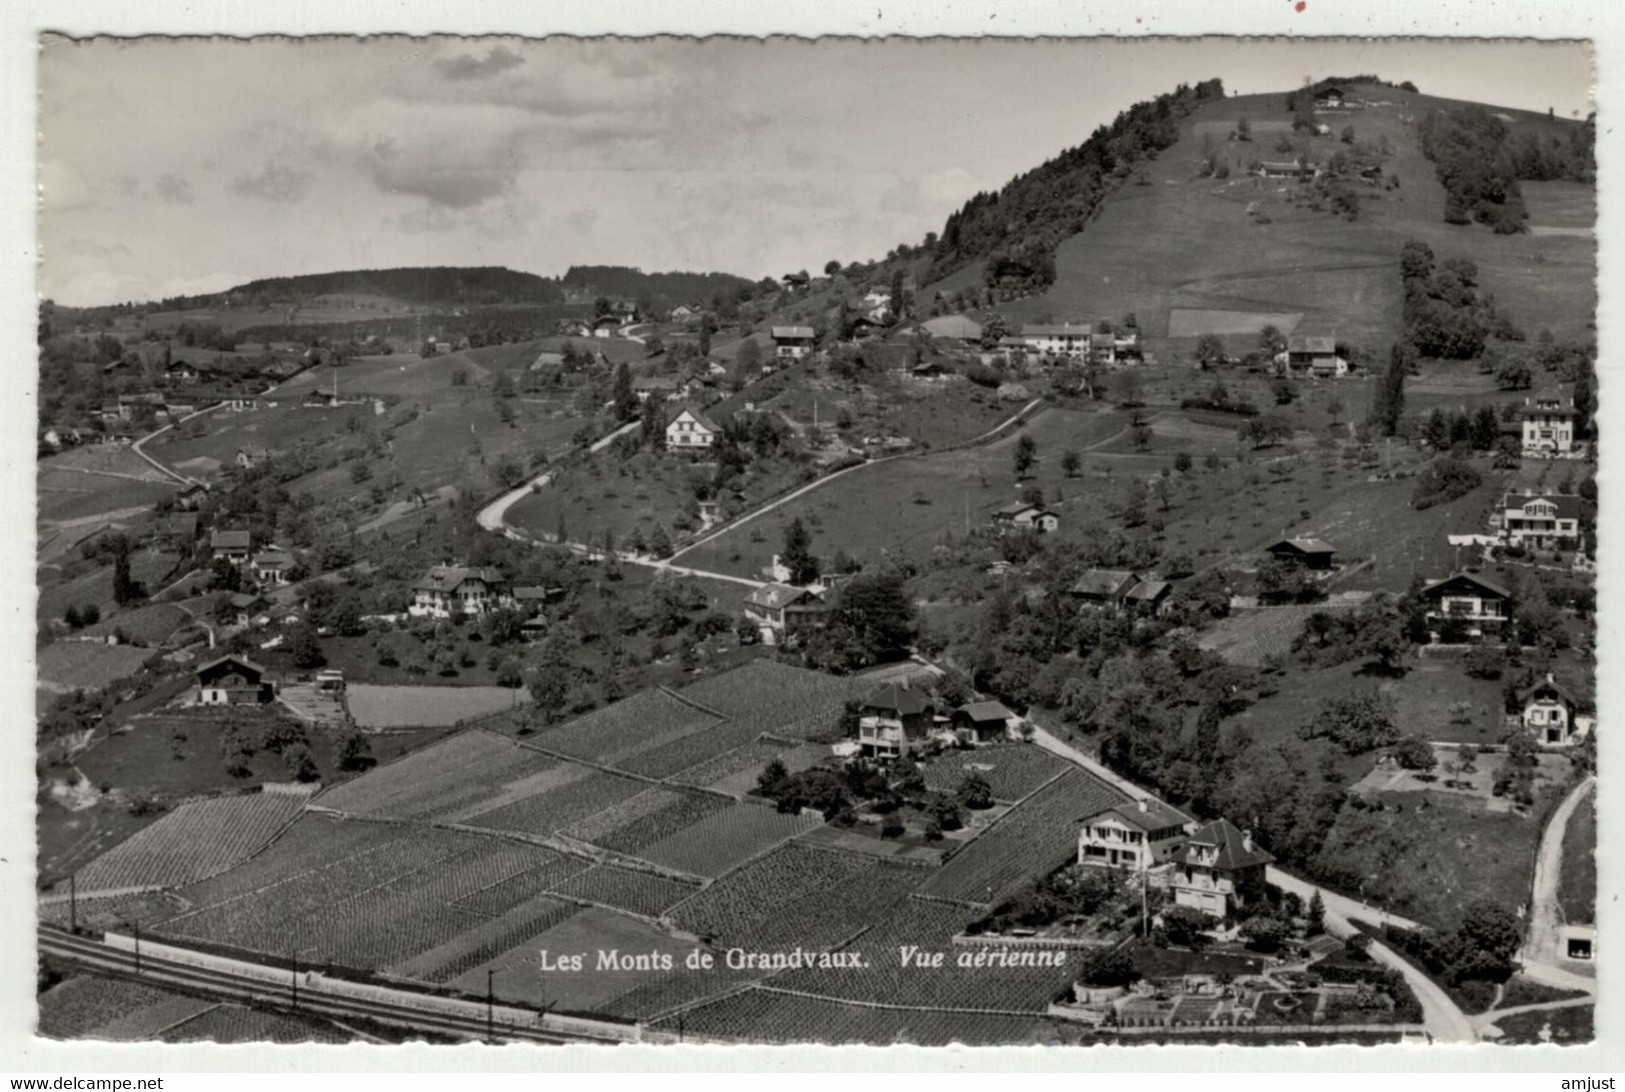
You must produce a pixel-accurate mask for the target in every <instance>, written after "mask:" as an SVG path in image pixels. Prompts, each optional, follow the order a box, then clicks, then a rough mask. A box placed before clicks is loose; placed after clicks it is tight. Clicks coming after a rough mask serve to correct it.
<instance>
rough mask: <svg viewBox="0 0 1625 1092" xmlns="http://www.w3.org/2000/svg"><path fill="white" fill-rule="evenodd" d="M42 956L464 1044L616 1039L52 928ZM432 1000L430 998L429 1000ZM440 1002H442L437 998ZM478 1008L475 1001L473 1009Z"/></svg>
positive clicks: (43, 930)
mask: <svg viewBox="0 0 1625 1092" xmlns="http://www.w3.org/2000/svg"><path fill="white" fill-rule="evenodd" d="M38 937H39V951H40V954H41V955H42V956H47V955H48V956H52V957H54V958H56V959H60V960H63V961H65V962H69V963H72V964H75V965H77V966H81V967H85V968H87V969H90V970H95V971H99V972H102V973H104V974H113V975H118V976H121V977H129V978H138V979H140V980H141V981H143V982H148V983H151V984H152V985H155V986H167V987H172V988H175V989H181V990H186V991H189V992H193V993H201V994H204V995H206V996H209V997H216V998H220V999H221V1000H226V1001H236V1002H242V1003H247V1004H252V1005H255V1006H257V1007H260V1008H271V1009H275V1010H277V1011H279V1012H285V1013H294V1014H299V1015H304V1016H315V1017H325V1018H330V1019H351V1020H354V1019H364V1020H370V1021H372V1022H374V1023H378V1024H386V1025H389V1026H391V1027H399V1028H407V1029H410V1030H413V1031H421V1032H430V1033H434V1034H438V1035H450V1036H453V1037H456V1038H460V1039H468V1040H489V1041H494V1042H501V1043H517V1042H524V1043H548V1044H563V1043H582V1042H600V1043H601V1042H610V1041H618V1040H612V1039H611V1038H610V1037H607V1036H605V1037H599V1036H594V1035H590V1034H585V1033H572V1032H568V1031H560V1030H557V1029H555V1028H543V1027H523V1026H520V1025H516V1024H514V1023H511V1022H504V1021H502V1020H491V1021H489V1022H488V1021H487V1020H486V1019H485V1018H483V1017H482V1016H479V1015H475V1014H472V1013H471V1014H468V1015H460V1014H455V1013H447V1012H439V1011H434V1010H433V1009H431V1008H429V1007H427V1006H423V1007H419V1006H415V1005H413V1004H412V1003H411V995H410V994H408V993H405V992H404V991H394V995H393V996H392V997H391V998H390V999H387V1000H385V999H368V998H360V997H349V996H344V995H341V994H334V993H329V992H324V990H323V989H322V984H323V981H324V980H323V979H322V977H321V976H319V975H307V976H306V977H305V978H303V979H301V981H300V983H299V986H298V988H297V990H295V988H294V984H293V978H292V974H291V972H290V974H289V977H288V979H287V982H286V984H284V985H277V984H275V983H271V982H265V981H261V980H259V979H255V978H250V977H246V976H243V975H234V974H232V973H230V972H229V971H227V970H224V969H219V968H210V967H201V966H194V965H192V964H189V963H181V962H177V961H175V960H170V959H166V958H164V957H163V956H162V955H161V954H159V953H155V952H152V951H151V950H150V949H149V950H148V951H144V952H141V953H140V954H139V955H138V954H137V953H136V952H134V951H128V950H125V949H122V948H117V947H113V946H111V945H108V944H104V943H102V942H101V941H99V940H95V939H92V938H89V937H82V936H76V935H74V934H72V933H68V932H65V931H63V930H60V929H56V928H53V927H50V926H41V927H40V928H39V930H38ZM425 1000H426V1001H427V1000H428V998H425ZM437 1000H438V999H437ZM469 1004H470V1005H471V1006H475V1007H478V1003H477V1002H469Z"/></svg>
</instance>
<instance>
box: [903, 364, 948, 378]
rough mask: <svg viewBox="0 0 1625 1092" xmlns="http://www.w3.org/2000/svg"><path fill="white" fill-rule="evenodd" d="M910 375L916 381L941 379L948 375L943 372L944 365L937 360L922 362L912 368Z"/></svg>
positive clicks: (909, 371)
mask: <svg viewBox="0 0 1625 1092" xmlns="http://www.w3.org/2000/svg"><path fill="white" fill-rule="evenodd" d="M908 374H909V375H912V376H913V377H914V378H915V379H941V378H942V377H943V376H944V375H946V374H947V373H946V372H944V371H943V370H942V365H941V364H938V363H937V362H936V361H935V360H922V361H920V362H919V363H918V364H916V365H914V367H912V368H910V369H909V370H908Z"/></svg>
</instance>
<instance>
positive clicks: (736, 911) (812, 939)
mask: <svg viewBox="0 0 1625 1092" xmlns="http://www.w3.org/2000/svg"><path fill="white" fill-rule="evenodd" d="M925 875H926V873H925V872H924V871H923V870H922V869H918V868H911V867H908V866H903V865H894V864H889V863H887V862H885V861H884V860H882V859H881V858H878V857H864V856H860V855H858V854H854V853H840V852H832V851H828V850H819V849H809V848H807V847H805V846H802V845H799V844H790V845H786V846H782V847H780V848H779V849H776V850H774V851H773V852H772V853H769V854H768V855H767V856H765V857H760V858H758V859H756V860H754V861H752V862H750V863H749V864H747V865H745V866H744V867H743V868H740V869H737V870H735V871H734V872H731V873H729V874H728V875H727V876H725V877H724V878H723V879H721V880H718V881H717V882H716V883H714V884H712V885H711V886H710V887H707V888H706V889H705V890H704V891H702V892H700V893H699V894H697V895H695V896H694V897H693V898H691V899H689V900H688V901H687V902H685V903H683V904H682V905H681V906H679V907H677V909H676V910H674V911H673V912H672V915H671V917H672V921H673V922H674V923H675V924H676V925H677V926H678V927H679V928H681V929H684V930H687V931H688V932H691V933H695V934H697V935H700V936H709V937H714V938H716V940H717V942H718V943H721V944H725V945H730V946H737V947H743V948H751V949H754V950H771V949H774V948H794V947H798V946H799V947H803V948H808V949H821V948H830V947H834V946H836V945H839V944H840V943H841V942H843V941H845V940H848V939H850V938H851V936H852V935H853V933H855V932H857V931H858V930H859V929H860V928H862V927H863V926H864V924H866V923H867V922H869V921H872V920H874V918H875V917H876V916H877V915H878V914H880V913H883V912H884V911H886V910H887V909H889V908H890V907H892V906H893V905H895V904H896V903H897V902H898V901H899V900H901V899H903V898H905V897H906V896H907V895H908V893H909V892H910V891H911V890H913V889H914V888H915V887H916V886H918V885H919V882H920V880H921V879H923V878H924V876H925Z"/></svg>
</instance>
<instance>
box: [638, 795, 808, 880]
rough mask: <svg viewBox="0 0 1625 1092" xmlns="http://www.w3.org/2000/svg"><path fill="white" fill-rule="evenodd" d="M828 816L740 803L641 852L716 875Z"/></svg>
mask: <svg viewBox="0 0 1625 1092" xmlns="http://www.w3.org/2000/svg"><path fill="white" fill-rule="evenodd" d="M823 821H824V820H823V819H822V818H821V817H819V816H817V815H785V814H781V813H780V812H777V811H775V810H773V809H772V808H770V807H764V806H762V805H760V804H734V805H732V806H730V807H728V808H727V809H725V810H723V811H719V812H713V813H712V814H710V815H708V816H706V817H705V818H704V819H701V820H700V821H699V822H698V823H695V824H694V825H693V826H690V827H688V828H687V829H686V830H680V831H678V832H677V833H675V834H672V835H670V836H669V837H666V838H663V839H661V840H660V841H658V842H656V843H654V844H653V845H651V846H647V847H646V848H644V849H643V850H642V851H641V852H640V853H639V854H638V856H640V857H642V858H643V859H644V860H646V861H653V862H654V863H655V864H658V865H664V866H665V867H667V868H671V869H676V870H677V871H679V872H689V873H692V874H694V875H696V876H709V877H711V878H713V879H714V878H716V877H717V876H721V875H722V874H723V873H725V872H728V871H729V870H731V869H734V868H737V867H738V866H739V865H740V864H742V863H743V862H745V861H748V860H750V858H752V857H754V856H756V855H757V854H758V853H761V852H763V851H765V850H768V849H771V848H772V847H773V846H775V845H777V844H779V843H780V842H783V841H785V840H787V839H789V838H793V837H795V836H796V835H797V834H800V833H802V832H803V831H807V830H811V829H812V828H814V827H816V826H820V825H821V824H822V823H823Z"/></svg>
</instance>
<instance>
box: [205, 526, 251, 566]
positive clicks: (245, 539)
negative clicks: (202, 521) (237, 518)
mask: <svg viewBox="0 0 1625 1092" xmlns="http://www.w3.org/2000/svg"><path fill="white" fill-rule="evenodd" d="M253 545H254V538H253V536H252V535H251V534H250V533H249V532H247V531H216V532H214V533H213V534H212V535H210V536H209V549H210V550H212V551H213V552H214V559H215V560H216V561H229V562H231V563H232V564H233V565H242V564H244V563H245V562H247V561H248V552H249V550H250V549H252V548H253Z"/></svg>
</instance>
